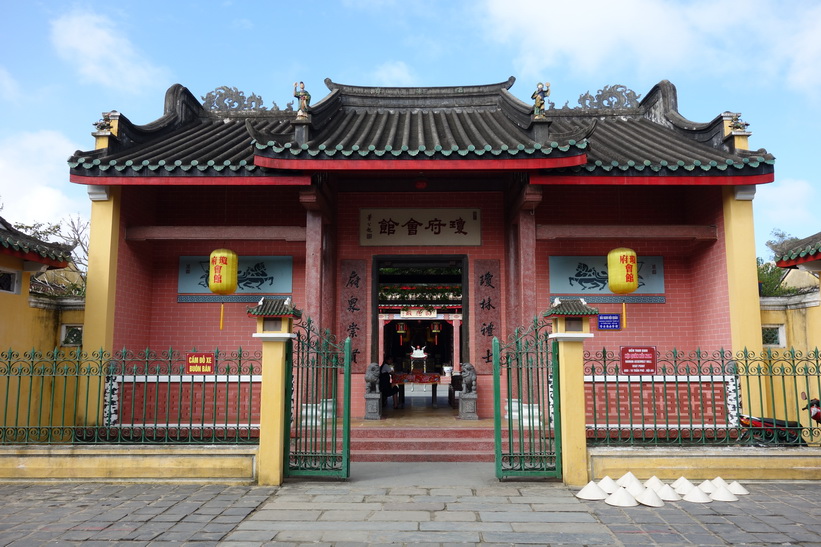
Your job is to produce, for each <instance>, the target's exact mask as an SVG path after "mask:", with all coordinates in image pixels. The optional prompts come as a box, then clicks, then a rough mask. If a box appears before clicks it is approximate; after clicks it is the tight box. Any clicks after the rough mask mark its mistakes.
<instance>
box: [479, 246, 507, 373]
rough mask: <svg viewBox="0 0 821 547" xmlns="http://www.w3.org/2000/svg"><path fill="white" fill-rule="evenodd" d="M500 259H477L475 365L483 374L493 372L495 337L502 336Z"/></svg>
mask: <svg viewBox="0 0 821 547" xmlns="http://www.w3.org/2000/svg"><path fill="white" fill-rule="evenodd" d="M500 269H501V267H500V263H499V261H498V260H477V261H476V263H475V269H474V281H473V282H474V283H475V287H476V292H475V294H476V304H475V307H474V310H475V315H474V316H475V317H476V323H475V333H474V340H476V344H475V347H476V357H475V358H474V361H473V365H474V366H475V367H476V372H477V373H479V374H490V373H491V372H492V371H493V353H492V349H493V337H494V336H498V337H502V336H503V333H502V332H501V318H502V311H501V308H502V300H501V299H502V287H501V282H502V279H501V277H500Z"/></svg>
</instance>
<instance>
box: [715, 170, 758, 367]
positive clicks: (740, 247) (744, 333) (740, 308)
mask: <svg viewBox="0 0 821 547" xmlns="http://www.w3.org/2000/svg"><path fill="white" fill-rule="evenodd" d="M723 191H724V194H723V200H724V241H725V246H726V256H727V285H728V293H729V300H730V302H729V304H730V328H731V334H732V344H733V351H741V350H743V349H744V348H747V349H750V350H752V351H755V352H756V353H758V352H759V351H760V350H761V310H760V305H759V302H758V269H757V268H756V256H755V232H754V227H753V200H752V199H753V195H755V188H754V187H749V186H736V187H725V188H724V190H723Z"/></svg>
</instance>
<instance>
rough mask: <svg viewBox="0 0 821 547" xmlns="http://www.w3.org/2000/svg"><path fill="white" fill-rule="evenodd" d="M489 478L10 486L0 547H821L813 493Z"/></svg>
mask: <svg viewBox="0 0 821 547" xmlns="http://www.w3.org/2000/svg"><path fill="white" fill-rule="evenodd" d="M373 466H377V467H376V468H374V467H373ZM391 466H394V467H391ZM400 466H401V467H400ZM392 470H393V471H392ZM393 472H395V473H396V474H397V476H398V477H399V478H398V479H397V480H396V481H391V480H390V477H391V474H392V473H393ZM493 472H494V469H493V466H492V464H441V463H436V464H416V465H415V466H409V465H408V464H367V465H366V464H361V465H356V464H355V465H353V466H352V478H351V480H349V481H346V482H334V481H296V480H293V481H292V480H289V481H287V482H286V484H284V485H283V486H282V487H277V488H272V487H256V486H236V485H222V484H203V485H195V484H144V483H137V484H126V483H74V482H64V483H45V484H36V483H6V484H0V545H10V546H15V547H17V546H25V547H30V546H35V545H57V546H61V545H62V546H80V545H82V546H83V547H94V546H95V545H107V546H109V545H112V544H117V545H126V546H129V547H137V546H141V545H150V546H164V545H188V546H192V547H207V546H210V545H215V546H218V545H224V546H228V547H245V546H248V547H258V546H268V545H293V546H298V545H309V544H310V545H314V546H317V545H319V546H321V545H333V546H335V547H339V546H345V545H351V546H353V545H397V544H407V545H415V546H420V545H436V546H448V545H453V546H456V545H471V544H476V545H478V544H482V545H491V546H492V545H499V546H502V545H504V546H512V545H563V546H570V545H577V546H588V547H597V546H604V545H608V546H609V545H616V546H644V545H648V546H673V545H675V546H678V545H701V546H705V547H713V546H726V545H742V544H744V545H749V546H760V547H763V546H774V545H790V546H796V545H797V546H803V547H821V482H810V481H806V482H802V481H794V482H786V483H785V482H775V481H773V482H764V481H762V482H752V483H745V486H746V487H747V488H748V490H750V492H751V494H750V495H749V496H742V497H741V498H740V499H739V501H738V502H732V503H730V502H712V503H708V504H695V503H687V502H676V503H667V504H666V505H664V506H663V507H659V508H651V507H645V506H639V507H613V506H610V505H607V504H606V503H604V502H602V501H583V500H579V499H578V498H576V497H575V491H576V489H571V488H567V487H565V486H563V485H562V484H560V483H555V482H527V481H510V482H499V481H497V480H496V479H495V477H494V476H493ZM414 476H415V477H416V480H415V481H413V480H412V478H413V477H414Z"/></svg>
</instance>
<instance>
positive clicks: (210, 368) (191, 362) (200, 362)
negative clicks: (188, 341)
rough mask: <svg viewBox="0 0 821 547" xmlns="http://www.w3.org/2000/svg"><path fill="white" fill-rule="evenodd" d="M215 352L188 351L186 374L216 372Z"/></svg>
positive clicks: (186, 355)
mask: <svg viewBox="0 0 821 547" xmlns="http://www.w3.org/2000/svg"><path fill="white" fill-rule="evenodd" d="M214 372H215V371H214V354H213V353H186V354H185V373H186V374H214Z"/></svg>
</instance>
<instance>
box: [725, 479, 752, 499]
mask: <svg viewBox="0 0 821 547" xmlns="http://www.w3.org/2000/svg"><path fill="white" fill-rule="evenodd" d="M727 490H729V491H730V492H732V493H733V494H735V495H736V496H746V495H747V494H749V493H750V491H749V490H747V489H746V488H744V487H743V486H741V485H740V484H739V483H738V481H733V482H731V483H730V485H729V486H728V487H727Z"/></svg>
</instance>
